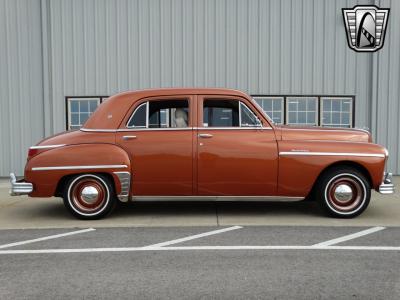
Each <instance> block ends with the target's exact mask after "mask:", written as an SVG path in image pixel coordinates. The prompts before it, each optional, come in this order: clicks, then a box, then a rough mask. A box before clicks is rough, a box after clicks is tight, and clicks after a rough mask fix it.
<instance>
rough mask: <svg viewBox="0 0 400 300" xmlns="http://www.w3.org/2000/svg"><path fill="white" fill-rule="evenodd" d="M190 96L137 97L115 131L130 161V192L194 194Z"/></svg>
mask: <svg viewBox="0 0 400 300" xmlns="http://www.w3.org/2000/svg"><path fill="white" fill-rule="evenodd" d="M192 106H193V96H190V95H188V96H182V95H179V96H165V97H153V98H147V99H142V100H140V101H138V102H137V103H136V104H135V105H134V107H133V108H132V111H131V112H130V115H129V116H130V117H129V119H128V121H127V122H125V123H124V124H122V125H121V127H120V129H119V131H118V132H117V135H116V140H117V143H118V144H119V145H120V146H121V147H123V148H124V149H126V151H127V152H128V153H129V155H130V158H131V162H132V185H131V186H132V189H131V190H132V195H133V196H190V195H192V194H193V123H192V122H193V113H192Z"/></svg>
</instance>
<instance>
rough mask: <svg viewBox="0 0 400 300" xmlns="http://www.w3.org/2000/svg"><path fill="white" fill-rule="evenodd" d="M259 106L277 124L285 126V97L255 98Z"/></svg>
mask: <svg viewBox="0 0 400 300" xmlns="http://www.w3.org/2000/svg"><path fill="white" fill-rule="evenodd" d="M254 100H255V101H256V102H257V104H258V105H259V106H260V107H261V108H262V109H263V111H264V112H265V113H266V114H267V115H268V117H269V118H270V119H271V120H272V121H274V123H276V124H283V97H261V96H260V97H254Z"/></svg>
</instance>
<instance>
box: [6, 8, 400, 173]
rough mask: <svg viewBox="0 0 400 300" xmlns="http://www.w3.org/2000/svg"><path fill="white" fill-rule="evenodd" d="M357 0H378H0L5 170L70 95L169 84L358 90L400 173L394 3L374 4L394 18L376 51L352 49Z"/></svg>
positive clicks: (363, 120) (363, 118)
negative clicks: (350, 16) (348, 12)
mask: <svg viewBox="0 0 400 300" xmlns="http://www.w3.org/2000/svg"><path fill="white" fill-rule="evenodd" d="M357 3H360V4H368V3H374V1H358V2H357V1H333V0H314V1H312V0H303V1H301V0H283V1H277V0H276V1H273V0H271V1H263V0H259V1H257V0H256V1H252V0H238V1H234V0H233V1H230V0H226V1H223V0H221V1H220V0H208V1H201V0H199V1H194V0H192V1H191V0H189V1H187V0H179V1H175V0H173V1H169V0H151V1H128V0H118V1H111V0H109V1H108V0H96V1H95V0H76V1H67V0H52V1H48V0H42V1H39V0H38V1H19V0H18V1H11V0H0V16H1V19H0V22H1V25H4V26H1V28H0V39H1V45H0V61H1V66H3V65H6V66H7V68H3V67H2V68H1V69H0V76H1V81H0V95H1V96H0V100H1V105H2V106H1V108H2V110H1V127H2V128H1V130H0V132H1V138H2V141H3V143H2V145H1V162H0V163H1V167H0V176H1V175H2V176H4V175H6V174H7V173H8V172H9V171H11V170H16V171H17V172H18V173H20V174H22V167H23V165H24V162H25V156H26V149H27V147H28V146H29V145H30V144H32V143H34V142H36V141H38V140H39V139H40V138H41V136H43V135H49V134H52V133H55V132H60V131H63V130H64V129H65V100H64V97H65V96H84V95H88V96H93V95H112V94H114V93H117V92H120V91H124V90H128V89H140V88H149V87H170V86H200V87H203V86H208V87H214V86H216V87H230V88H237V89H241V90H244V91H246V92H248V93H250V94H329V95H333V94H340V95H355V96H356V116H355V120H356V126H359V127H364V126H365V127H369V128H371V129H372V132H373V135H374V140H375V141H377V142H378V143H381V144H383V145H385V146H386V147H388V149H389V151H390V153H391V158H390V161H389V166H390V167H389V168H390V169H391V170H393V171H394V172H395V173H400V162H399V155H400V146H399V142H400V130H399V127H400V123H399V118H398V116H399V96H400V90H399V87H400V65H399V64H400V52H399V51H398V49H399V46H400V45H399V43H400V17H399V14H400V1H395V0H393V1H376V4H377V5H379V6H381V7H391V15H390V18H389V24H388V32H387V36H386V42H385V47H384V48H383V49H382V50H380V51H379V52H377V53H373V54H372V53H356V52H354V51H352V50H350V49H349V48H348V46H347V41H346V37H345V33H344V26H343V19H342V15H341V8H342V7H352V6H354V5H355V4H357ZM4 16H7V17H4ZM5 69H6V70H5ZM10 116H12V117H10Z"/></svg>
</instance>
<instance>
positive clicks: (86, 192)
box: [81, 186, 99, 204]
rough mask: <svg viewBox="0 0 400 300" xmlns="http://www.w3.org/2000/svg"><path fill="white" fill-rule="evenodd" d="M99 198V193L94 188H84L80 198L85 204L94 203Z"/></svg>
mask: <svg viewBox="0 0 400 300" xmlns="http://www.w3.org/2000/svg"><path fill="white" fill-rule="evenodd" d="M98 196H99V191H98V190H97V189H96V188H95V187H94V186H86V187H84V188H83V189H82V192H81V197H82V199H83V200H84V201H85V202H87V203H90V204H92V203H94V202H96V200H97V198H98Z"/></svg>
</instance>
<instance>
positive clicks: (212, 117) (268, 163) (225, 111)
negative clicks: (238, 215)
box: [197, 95, 278, 196]
mask: <svg viewBox="0 0 400 300" xmlns="http://www.w3.org/2000/svg"><path fill="white" fill-rule="evenodd" d="M198 107H199V109H198V130H197V159H198V166H197V168H198V169H197V176H198V179H197V182H198V185H197V191H198V194H199V195H206V196H275V195H276V194H277V172H278V151H277V143H276V139H275V134H274V130H273V129H272V127H271V126H270V125H269V124H268V123H267V122H266V121H265V120H262V119H261V118H260V116H259V115H258V112H257V111H256V110H255V109H254V104H253V103H251V102H250V101H249V100H248V99H244V98H240V97H228V96H220V95H218V96H211V95H207V96H205V95H204V96H199V102H198ZM260 120H262V121H260ZM263 122H264V123H263Z"/></svg>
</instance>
